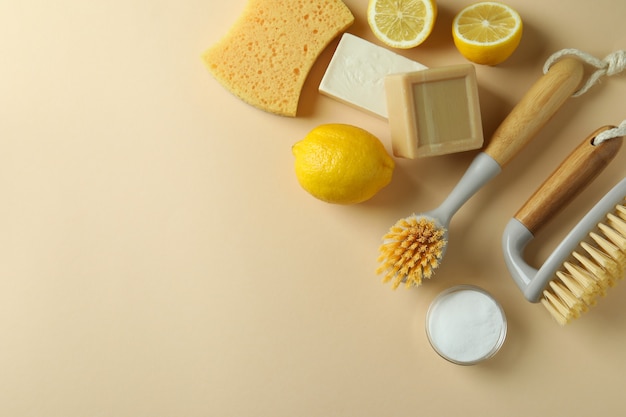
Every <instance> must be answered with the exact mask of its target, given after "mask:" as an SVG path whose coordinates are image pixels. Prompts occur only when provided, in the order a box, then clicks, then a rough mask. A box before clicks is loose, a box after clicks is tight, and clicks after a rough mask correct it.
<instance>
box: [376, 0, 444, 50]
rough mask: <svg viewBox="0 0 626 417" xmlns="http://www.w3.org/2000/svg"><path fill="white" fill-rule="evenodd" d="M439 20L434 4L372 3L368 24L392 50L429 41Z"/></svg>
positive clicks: (420, 0) (406, 0)
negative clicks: (436, 21)
mask: <svg viewBox="0 0 626 417" xmlns="http://www.w3.org/2000/svg"><path fill="white" fill-rule="evenodd" d="M436 19H437V3H436V2H435V0H370V2H369V4H368V6H367V22H368V23H369V25H370V28H371V29H372V32H374V35H375V36H376V37H377V38H378V39H379V40H380V41H382V42H383V43H385V44H386V45H388V46H391V47H392V48H399V49H409V48H413V47H415V46H417V45H419V44H421V43H422V42H424V41H425V40H426V38H428V36H429V35H430V33H431V32H432V30H433V26H434V25H435V20H436Z"/></svg>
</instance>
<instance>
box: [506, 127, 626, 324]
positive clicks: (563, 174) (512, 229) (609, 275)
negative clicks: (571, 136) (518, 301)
mask: <svg viewBox="0 0 626 417" xmlns="http://www.w3.org/2000/svg"><path fill="white" fill-rule="evenodd" d="M609 129H613V128H612V127H610V126H607V127H603V128H601V129H599V130H597V131H596V132H594V133H593V134H592V135H591V136H590V137H588V138H587V139H585V141H584V142H583V143H582V144H580V145H579V146H578V148H576V149H575V150H574V151H573V152H572V153H571V154H570V155H569V156H568V157H567V158H566V159H565V160H564V161H563V162H562V164H561V165H560V166H559V167H558V168H557V169H556V170H555V171H554V172H553V173H552V174H551V175H550V177H549V178H548V179H547V180H546V181H545V182H544V183H543V184H542V185H541V186H540V187H539V188H538V189H537V191H535V193H534V194H533V195H532V196H531V197H530V198H529V199H528V201H527V202H526V204H524V206H523V207H522V208H521V209H520V210H519V211H518V212H517V214H516V215H515V216H514V218H512V219H511V220H510V221H509V223H508V224H507V226H506V228H505V230H504V234H503V238H502V245H503V250H504V259H505V262H506V265H507V268H508V269H509V272H510V274H511V276H512V277H513V279H514V281H515V283H516V284H517V286H518V287H519V288H520V290H521V291H522V293H523V294H524V296H525V298H526V299H527V300H528V301H530V302H533V303H538V302H541V303H542V304H543V305H544V306H545V307H546V309H547V310H548V311H549V312H550V314H551V315H552V317H553V318H554V319H555V320H556V321H557V322H558V323H559V324H561V325H565V324H567V323H569V322H570V321H571V320H573V319H575V318H577V317H579V316H580V314H581V313H583V312H585V311H587V310H588V309H589V307H590V306H592V305H594V304H595V303H596V299H597V298H598V296H600V295H604V294H605V292H606V290H607V288H609V287H611V286H613V285H615V282H616V281H617V280H619V279H621V278H623V277H624V274H625V273H626V178H625V179H623V180H622V181H621V182H620V183H619V184H617V185H616V186H615V187H614V188H613V189H612V190H611V191H609V192H608V193H607V194H606V195H605V196H604V197H603V198H602V199H601V200H600V201H599V202H598V203H597V204H596V205H595V206H594V207H593V208H592V209H591V210H590V211H589V212H588V213H587V214H586V215H585V216H584V217H583V218H582V219H581V220H580V222H579V223H578V224H577V225H576V226H575V227H574V228H573V229H572V230H571V232H570V233H569V234H568V235H567V236H566V237H565V238H564V239H563V241H562V242H561V243H560V244H559V245H558V246H557V247H556V249H555V250H554V251H553V252H552V254H551V255H550V256H549V257H548V258H547V259H546V261H545V262H544V263H543V265H542V266H541V267H540V268H539V269H535V268H534V267H532V266H530V265H529V264H528V263H526V261H525V260H524V258H523V253H524V249H525V248H526V246H527V245H528V243H529V242H530V241H531V240H532V239H533V238H534V236H535V235H536V234H537V232H538V231H539V230H540V229H541V227H542V226H543V225H545V224H546V223H547V222H548V221H549V220H550V219H551V218H553V217H554V216H555V215H556V214H557V213H558V212H559V211H560V210H561V209H562V208H563V207H564V206H565V205H566V204H567V203H568V202H569V201H571V200H572V199H573V198H574V197H575V196H576V195H578V194H579V193H580V192H581V191H582V190H583V189H584V188H585V187H586V186H587V185H588V184H589V183H590V182H591V181H592V180H593V179H594V178H595V177H596V176H597V175H598V174H599V173H600V172H601V171H602V169H603V168H604V167H605V166H606V165H607V164H608V163H609V162H610V161H611V160H612V159H613V158H614V156H615V155H616V153H617V151H618V150H619V149H620V147H621V145H622V139H623V138H622V137H615V138H612V139H610V140H606V141H603V142H599V141H596V140H595V139H596V138H597V137H598V135H600V134H601V133H602V132H605V131H608V130H609Z"/></svg>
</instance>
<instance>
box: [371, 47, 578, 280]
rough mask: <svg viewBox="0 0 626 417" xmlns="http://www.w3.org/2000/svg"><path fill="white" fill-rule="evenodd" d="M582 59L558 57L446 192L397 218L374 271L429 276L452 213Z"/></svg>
mask: <svg viewBox="0 0 626 417" xmlns="http://www.w3.org/2000/svg"><path fill="white" fill-rule="evenodd" d="M583 73H584V68H583V63H582V62H581V61H580V60H578V59H575V58H564V59H562V60H560V61H558V62H557V63H555V64H554V65H553V66H552V67H551V68H550V69H549V71H548V72H547V73H545V74H544V75H542V76H541V77H540V78H539V79H538V80H537V81H536V82H535V84H534V85H532V86H531V88H530V89H529V90H528V92H527V93H526V94H525V95H524V96H523V97H522V99H521V100H520V102H519V103H518V104H517V105H516V106H515V107H514V108H513V110H512V111H511V113H510V114H509V115H508V116H507V117H506V118H505V119H504V121H503V122H502V123H501V124H500V126H499V127H498V129H496V131H495V133H494V135H493V137H492V138H491V140H490V142H489V144H488V145H487V147H486V148H485V149H484V150H483V151H482V152H480V153H479V154H478V155H477V156H476V157H475V158H474V160H473V161H472V163H471V164H470V166H469V167H468V169H467V171H466V172H465V174H464V175H463V177H462V178H461V180H460V181H459V183H458V184H457V185H456V186H455V187H454V189H453V190H452V192H451V193H450V195H449V196H448V197H447V198H446V199H445V200H444V201H443V203H442V204H441V205H440V206H439V207H438V208H436V209H435V210H432V211H429V212H427V213H422V214H413V215H411V216H409V217H407V218H404V219H401V220H399V221H398V222H397V223H396V224H395V225H394V226H392V227H391V229H390V230H389V232H388V233H387V234H386V235H385V236H384V237H383V243H382V245H381V246H380V249H379V250H380V256H379V257H378V262H379V263H380V266H379V267H378V269H377V273H378V274H384V278H383V282H389V281H393V283H392V287H393V288H394V289H395V288H397V287H398V286H399V285H400V284H401V283H402V282H405V284H406V286H407V287H412V286H418V285H420V284H421V283H422V279H423V278H430V277H431V276H432V274H433V272H434V270H435V269H436V268H438V267H439V265H440V262H441V260H442V258H443V256H444V254H445V250H446V246H447V239H448V227H449V224H450V220H451V219H452V216H453V215H454V214H455V213H456V212H457V211H458V210H459V209H460V208H461V206H462V205H463V204H464V203H465V202H466V201H467V200H469V198H470V197H471V196H473V195H474V194H475V193H476V192H477V191H478V190H479V189H480V188H481V187H482V186H483V185H484V184H486V183H487V182H488V181H489V180H491V179H492V178H493V177H495V176H496V175H497V174H499V173H500V172H501V170H502V167H504V166H505V165H506V164H507V163H508V162H509V161H510V160H511V159H512V158H513V157H514V156H515V155H516V154H517V153H518V152H519V151H520V150H521V149H522V148H523V147H524V146H525V145H526V144H527V143H528V142H529V141H530V140H531V139H532V138H533V137H534V136H535V134H536V133H537V132H538V131H539V130H540V129H541V128H542V127H543V126H544V125H545V124H546V123H547V122H548V121H549V120H550V119H551V118H552V116H553V115H554V114H555V113H556V111H557V110H558V109H559V108H560V107H561V106H562V105H563V104H564V102H565V101H566V100H567V98H569V97H570V96H572V94H573V93H574V92H575V91H576V89H577V88H578V86H579V85H580V84H581V81H582V78H583Z"/></svg>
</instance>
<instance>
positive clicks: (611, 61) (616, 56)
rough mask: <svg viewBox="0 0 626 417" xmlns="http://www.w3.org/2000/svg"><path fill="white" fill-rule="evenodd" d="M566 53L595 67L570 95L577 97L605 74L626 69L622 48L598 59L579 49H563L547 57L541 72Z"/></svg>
mask: <svg viewBox="0 0 626 417" xmlns="http://www.w3.org/2000/svg"><path fill="white" fill-rule="evenodd" d="M568 55H569V56H575V57H577V58H578V59H580V60H581V61H583V62H585V63H587V64H589V65H591V66H593V67H595V68H596V71H595V72H594V73H593V74H591V76H590V77H589V79H588V80H587V82H586V83H585V85H583V86H582V87H581V89H580V90H578V91H576V92H575V93H574V94H573V95H572V97H578V96H581V95H583V94H585V93H586V92H587V90H589V89H590V88H591V87H593V86H594V85H596V84H597V83H598V82H599V81H600V79H601V78H602V77H604V76H607V75H608V76H611V75H616V74H619V73H620V72H622V71H624V70H626V51H624V50H621V51H615V52H613V53H611V54H609V55H607V56H606V57H605V58H604V59H598V58H596V57H594V56H593V55H590V54H588V53H586V52H582V51H579V50H578V49H563V50H561V51H558V52H556V53H554V54H552V56H550V57H549V58H548V60H547V61H546V63H545V65H544V66H543V73H544V74H545V73H547V72H548V70H549V69H550V67H551V66H552V65H553V64H554V63H555V62H556V61H558V60H559V59H561V58H563V57H564V56H568Z"/></svg>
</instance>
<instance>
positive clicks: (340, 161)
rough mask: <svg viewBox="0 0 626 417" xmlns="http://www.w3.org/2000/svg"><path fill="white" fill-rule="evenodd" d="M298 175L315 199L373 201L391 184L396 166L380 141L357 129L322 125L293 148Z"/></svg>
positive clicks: (338, 202)
mask: <svg viewBox="0 0 626 417" xmlns="http://www.w3.org/2000/svg"><path fill="white" fill-rule="evenodd" d="M292 152H293V155H294V156H295V158H296V160H295V170H296V176H297V178H298V181H299V183H300V185H301V186H302V188H304V189H305V190H306V191H308V192H309V193H310V194H311V195H313V196H314V197H316V198H318V199H320V200H322V201H326V202H328V203H335V204H355V203H361V202H363V201H366V200H368V199H370V198H372V197H373V196H374V195H375V194H376V193H377V192H378V191H380V190H381V189H382V188H383V187H385V186H386V185H387V184H389V182H390V181H391V178H392V175H393V171H394V167H395V163H394V161H393V159H392V158H391V156H389V154H388V153H387V151H386V149H385V147H384V146H383V144H382V143H381V142H380V140H379V139H378V138H377V137H376V136H374V135H372V134H371V133H369V132H367V131H366V130H363V129H361V128H359V127H356V126H351V125H346V124H325V125H320V126H318V127H316V128H315V129H313V130H312V131H311V132H309V133H308V134H307V135H306V137H305V138H304V139H302V140H301V141H299V142H297V143H296V144H294V145H293V147H292Z"/></svg>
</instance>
